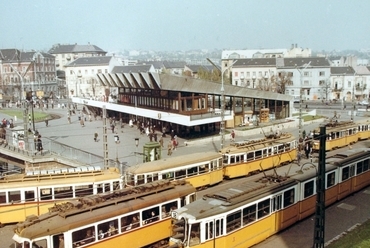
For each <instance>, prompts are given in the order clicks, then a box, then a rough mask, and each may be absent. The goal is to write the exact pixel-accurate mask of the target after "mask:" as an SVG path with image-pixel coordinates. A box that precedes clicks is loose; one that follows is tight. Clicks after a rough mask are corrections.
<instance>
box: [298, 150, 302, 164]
mask: <svg viewBox="0 0 370 248" xmlns="http://www.w3.org/2000/svg"><path fill="white" fill-rule="evenodd" d="M301 159H302V154H301V152H300V151H298V154H297V161H298V164H300V163H301Z"/></svg>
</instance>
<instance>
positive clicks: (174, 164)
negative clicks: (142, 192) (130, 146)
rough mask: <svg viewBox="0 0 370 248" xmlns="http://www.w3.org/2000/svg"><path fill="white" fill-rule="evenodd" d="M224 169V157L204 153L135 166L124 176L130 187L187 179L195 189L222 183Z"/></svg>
mask: <svg viewBox="0 0 370 248" xmlns="http://www.w3.org/2000/svg"><path fill="white" fill-rule="evenodd" d="M222 168H223V166H222V156H221V155H220V154H219V153H217V152H203V153H193V154H187V155H184V156H179V157H170V158H165V159H160V160H155V161H151V162H148V163H143V164H138V165H133V166H131V167H129V168H127V169H126V170H125V172H124V175H125V181H126V185H129V186H136V185H141V184H144V183H150V182H153V181H157V180H162V179H170V180H178V179H185V180H186V181H187V182H189V183H190V184H191V185H193V186H194V187H195V188H201V187H205V186H208V185H214V184H217V183H219V182H221V181H222V180H223V171H222Z"/></svg>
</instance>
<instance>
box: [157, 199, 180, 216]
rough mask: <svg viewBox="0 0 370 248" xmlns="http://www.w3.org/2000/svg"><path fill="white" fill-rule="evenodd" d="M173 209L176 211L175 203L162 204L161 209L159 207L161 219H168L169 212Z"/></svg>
mask: <svg viewBox="0 0 370 248" xmlns="http://www.w3.org/2000/svg"><path fill="white" fill-rule="evenodd" d="M175 209H177V201H174V202H170V203H166V204H163V205H162V207H161V217H162V219H164V218H166V217H169V216H170V212H171V211H173V210H175Z"/></svg>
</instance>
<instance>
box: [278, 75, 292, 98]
mask: <svg viewBox="0 0 370 248" xmlns="http://www.w3.org/2000/svg"><path fill="white" fill-rule="evenodd" d="M292 76H293V73H292V72H286V71H282V72H280V73H279V74H278V75H277V77H275V80H276V83H275V84H276V92H277V93H280V94H285V90H286V87H287V86H289V85H293V81H292Z"/></svg>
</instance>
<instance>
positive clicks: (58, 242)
mask: <svg viewBox="0 0 370 248" xmlns="http://www.w3.org/2000/svg"><path fill="white" fill-rule="evenodd" d="M43 247H44V246H43ZM52 247H53V248H59V247H60V248H64V247H65V245H64V235H63V233H60V234H57V235H53V246H52Z"/></svg>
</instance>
